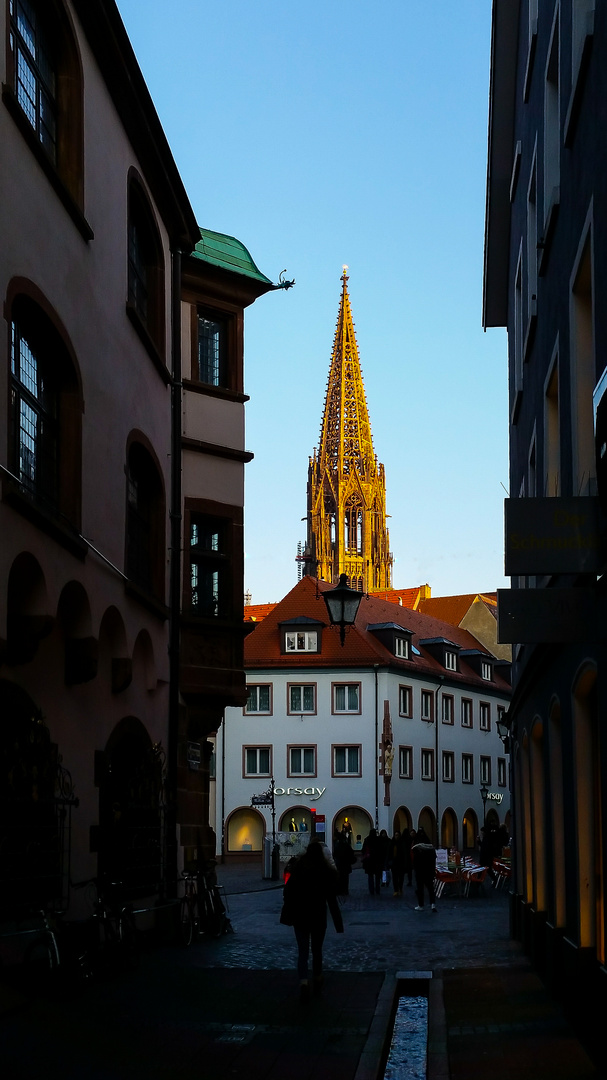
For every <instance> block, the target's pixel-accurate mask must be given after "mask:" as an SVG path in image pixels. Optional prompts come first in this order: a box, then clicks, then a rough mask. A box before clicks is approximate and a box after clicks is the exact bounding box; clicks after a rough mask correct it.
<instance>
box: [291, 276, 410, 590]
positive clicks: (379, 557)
mask: <svg viewBox="0 0 607 1080" xmlns="http://www.w3.org/2000/svg"><path fill="white" fill-rule="evenodd" d="M347 269H348V268H347V266H344V272H343V276H342V291H341V299H340V303H339V314H338V316H337V329H336V331H335V339H334V342H333V353H332V356H331V368H330V371H329V381H328V384H327V396H326V399H325V409H324V413H323V418H322V427H321V432H320V445H319V448H318V452H317V450H316V448H315V449H314V454H313V456H312V457H311V458H310V465H309V470H308V540H307V544H306V555H305V559H304V562H305V566H306V573H308V574H311V575H312V576H314V577H318V578H320V579H321V580H322V581H335V582H337V581H338V580H339V575H340V574H347V576H348V581H349V583H350V585H351V587H352V588H354V589H359V590H360V591H361V592H371V591H373V590H375V589H389V588H391V585H392V555H391V554H390V544H389V534H388V530H387V529H386V478H385V474H384V467H383V465H380V464H378V461H377V457H376V456H375V454H374V452H373V440H372V438H371V424H370V422H369V413H368V411H367V402H366V398H365V388H364V385H363V378H362V372H361V369H360V361H359V359H358V349H357V346H356V337H355V334H354V323H353V322H352V312H351V310H350V297H349V295H348V277H347V275H346V270H347Z"/></svg>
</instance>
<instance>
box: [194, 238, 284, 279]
mask: <svg viewBox="0 0 607 1080" xmlns="http://www.w3.org/2000/svg"><path fill="white" fill-rule="evenodd" d="M192 255H193V256H194V258H195V259H202V261H203V262H207V263H211V264H212V265H213V266H220V267H221V268H222V270H231V271H232V273H234V274H244V276H245V277H249V278H254V279H255V281H261V282H263V283H264V285H271V284H272V282H271V281H270V279H269V278H267V277H266V276H265V274H262V273H261V271H260V270H258V269H257V267H256V266H255V263H254V262H253V260H252V258H251V256H250V255H249V252H248V251H247V249H246V247H245V246H244V244H241V243H240V240H237V239H236V237H234V236H226V235H225V233H219V232H213V230H212V229H201V230H200V240H199V241H198V243H197V244H196V247H195V248H194V250H193V252H192Z"/></svg>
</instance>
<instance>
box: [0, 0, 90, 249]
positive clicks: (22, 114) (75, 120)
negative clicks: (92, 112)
mask: <svg viewBox="0 0 607 1080" xmlns="http://www.w3.org/2000/svg"><path fill="white" fill-rule="evenodd" d="M9 14H10V33H9V34H8V35H7V72H8V78H7V83H8V87H7V88H6V90H5V93H4V94H3V98H4V101H5V103H6V104H7V106H8V108H9V111H10V112H11V114H12V115H13V117H14V119H15V121H16V122H17V125H18V127H19V128H20V130H21V132H22V134H23V135H24V136H25V138H26V139H27V141H28V142H29V144H30V146H31V148H32V150H33V151H34V153H36V156H37V157H38V159H39V161H40V163H41V165H42V167H43V168H44V171H45V172H46V174H47V176H48V177H49V179H50V180H51V182H52V183H53V185H54V186H55V187H56V188H57V191H58V194H59V196H60V197H61V198H62V201H63V202H64V203H66V206H67V209H68V210H69V211H70V212H72V213H73V215H74V206H75V219H76V223H77V224H78V226H79V227H80V228H81V229H83V231H84V232H85V235H87V238H90V236H91V235H92V234H91V233H90V229H89V228H88V226H87V225H86V223H85V222H84V219H82V217H81V213H80V212H81V211H82V208H83V206H82V204H83V192H84V177H83V161H84V155H83V146H84V137H83V105H82V101H83V91H82V65H81V61H80V55H79V52H78V47H77V44H76V38H75V35H74V32H73V28H72V24H71V20H70V18H69V16H68V14H67V11H66V8H65V7H64V5H63V3H62V2H61V0H10V6H9ZM70 197H71V198H70ZM66 199H67V201H66ZM71 200H73V203H72V202H71Z"/></svg>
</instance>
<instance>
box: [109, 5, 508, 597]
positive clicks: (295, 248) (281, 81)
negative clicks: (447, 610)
mask: <svg viewBox="0 0 607 1080" xmlns="http://www.w3.org/2000/svg"><path fill="white" fill-rule="evenodd" d="M118 7H119V10H120V12H121V15H122V17H123V19H124V22H125V25H126V28H127V31H128V33H129V36H130V38H131V41H132V44H133V47H134V50H135V53H136V55H137V58H138V60H139V63H140V66H141V68H142V71H143V74H144V76H145V79H146V81H147V84H148V87H149V89H150V92H151V95H152V98H153V100H154V103H155V105H156V108H157V110H158V114H159V116H160V119H161V121H162V123H163V126H164V129H165V132H166V134H167V138H168V140H169V143H170V145H171V148H172V151H173V154H174V156H175V160H176V162H177V165H178V167H179V169H180V172H181V175H182V177H183V180H184V183H185V186H186V189H187V191H188V194H189V197H190V200H191V202H192V205H193V207H194V210H195V213H196V215H197V217H198V220H199V222H200V224H201V225H204V226H206V227H208V228H211V229H217V230H219V231H221V232H226V233H229V234H230V235H233V236H237V237H238V239H239V240H241V241H242V242H243V243H244V244H245V245H246V246H247V248H248V249H249V251H250V252H251V254H252V256H253V258H254V260H255V262H256V263H257V265H258V266H259V268H260V270H262V271H263V273H265V274H267V276H268V277H270V278H272V279H273V280H274V281H276V280H277V279H278V275H279V273H280V271H281V270H283V269H286V272H287V277H288V278H295V280H296V287H295V288H294V289H291V290H289V291H288V292H279V293H271V294H269V295H267V296H265V297H262V298H261V299H260V300H258V301H257V302H256V303H255V304H254V306H253V307H252V308H249V309H248V311H247V314H246V321H245V325H246V331H245V389H246V392H247V393H248V394H249V395H250V397H251V400H250V402H249V403H248V404H247V407H246V408H247V438H246V445H247V449H249V450H251V451H253V453H254V454H255V458H254V460H253V461H252V462H251V463H250V464H249V465H247V467H246V494H245V502H246V505H245V529H246V531H245V548H246V559H245V585H246V588H247V589H249V590H250V591H251V593H252V599H253V603H263V602H264V601H271V600H279V599H280V598H281V597H282V596H283V595H284V594H285V593H286V592H287V591H288V590H289V589H290V588H291V587H292V586H293V585H294V584H295V582H296V576H297V569H296V563H295V561H294V560H295V555H296V549H297V542H298V540H303V539H304V538H305V522H303V521H302V520H301V519H302V518H303V517H304V515H305V513H306V483H307V466H308V457H309V455H310V454H311V452H312V449H313V447H314V446H315V445H317V442H318V435H319V430H320V421H321V416H322V410H323V404H324V394H325V387H326V380H327V374H328V370H329V361H330V355H331V346H332V341H333V334H334V330H335V323H336V319H337V309H338V303H339V295H340V276H341V272H342V271H341V268H342V264H344V263H347V264H348V266H349V276H350V281H349V289H350V298H351V303H352V311H353V316H354V320H355V324H356V333H357V340H358V346H359V352H360V358H361V364H362V369H363V376H364V380H365V387H366V392H367V401H368V406H369V413H370V417H371V425H372V430H373V440H374V445H375V451H376V453H377V456H378V458H379V460H380V461H382V462H383V463H384V465H385V468H386V485H387V509H388V513H389V514H390V515H391V516H390V521H389V528H390V543H391V548H392V551H393V553H394V556H395V564H394V584H395V586H397V587H402V588H405V587H410V586H413V585H418V584H420V583H423V582H428V583H429V584H430V586H431V587H432V594H433V595H434V596H439V595H450V594H452V593H459V592H476V591H483V590H484V591H488V590H494V589H495V588H497V587H502V586H504V585H506V584H507V582H506V580H505V579H504V577H503V499H504V496H505V491H504V488H503V487H502V486H501V485H502V484H503V485H504V486H505V487H508V455H507V439H508V409H507V378H506V375H507V373H506V338H505V332H504V331H502V330H491V331H487V333H484V332H483V330H482V328H481V294H482V266H483V228H484V207H485V177H486V150H487V103H488V78H489V50H490V21H491V10H490V9H491V5H490V4H489V3H488V0H460V2H459V3H457V4H454V3H452V0H437V2H436V3H432V4H430V3H428V2H427V0H416V2H413V0H373V2H372V0H348V2H345V0H306V3H305V4H304V3H290V4H289V3H284V2H278V0H214V2H212V3H211V2H210V0H173V3H172V4H171V5H170V6H169V7H167V5H166V0H162V2H161V0H145V2H144V0H118Z"/></svg>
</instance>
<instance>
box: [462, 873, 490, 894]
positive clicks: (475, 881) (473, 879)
mask: <svg viewBox="0 0 607 1080" xmlns="http://www.w3.org/2000/svg"><path fill="white" fill-rule="evenodd" d="M486 877H487V867H486V866H472V867H470V868H468V869H466V870H464V872H463V874H462V880H463V882H464V896H466V897H468V896H470V889H471V888H472V886H473V885H476V886H477V888H478V887H480V886H481V885H482V884H483V882H484V880H485V878H486Z"/></svg>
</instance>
